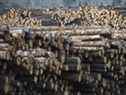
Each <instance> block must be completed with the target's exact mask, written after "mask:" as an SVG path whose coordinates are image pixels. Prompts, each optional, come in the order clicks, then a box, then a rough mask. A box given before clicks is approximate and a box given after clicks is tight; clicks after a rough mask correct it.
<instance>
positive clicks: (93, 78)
mask: <svg viewBox="0 0 126 95" xmlns="http://www.w3.org/2000/svg"><path fill="white" fill-rule="evenodd" d="M84 8H85V7H82V9H80V11H82V13H81V15H83V16H82V17H84V13H85V12H86V10H88V8H87V7H86V9H85V11H84ZM103 11H104V10H103ZM90 12H92V11H91V10H90ZM96 12H97V10H96ZM100 12H101V15H105V14H106V13H104V14H102V11H100ZM107 12H108V11H107ZM112 12H113V11H112ZM11 13H13V14H15V10H14V9H13V10H12V11H11ZM25 13H27V12H23V15H22V16H25ZM113 13H114V12H113ZM50 14H51V15H53V16H54V17H53V19H55V20H56V21H57V20H58V23H60V25H59V26H40V25H38V24H39V23H38V24H36V25H38V26H36V27H32V26H30V24H28V26H27V25H24V24H21V26H20V25H18V24H15V25H3V22H1V24H2V25H1V26H0V84H1V85H0V95H125V93H126V92H125V90H126V88H125V87H126V85H125V83H126V67H125V66H126V64H125V63H126V29H125V27H121V28H117V26H118V23H116V24H117V26H116V25H115V26H114V27H112V26H111V25H106V24H105V25H104V24H103V25H100V24H101V23H99V24H96V25H87V26H82V25H81V26H77V27H76V26H72V25H71V26H69V25H65V23H66V24H68V23H69V24H70V23H71V21H73V19H74V20H75V19H76V17H77V18H78V16H75V17H71V16H70V17H71V19H70V21H68V23H67V17H66V16H65V18H64V20H63V21H62V19H60V17H59V16H57V15H59V14H58V13H57V11H56V13H55V14H52V13H51V12H50ZM56 14H57V15H56ZM72 14H76V13H75V12H73V13H72ZM78 14H79V13H78ZM78 14H77V15H78ZM8 15H9V14H8ZM15 15H18V14H15ZM29 15H30V14H29ZM87 15H89V14H87ZM92 15H93V14H92ZM22 16H21V18H22V19H25V21H27V20H26V19H28V18H30V17H29V16H28V17H24V18H23V17H22ZM62 16H64V15H62ZM2 17H4V16H2ZM87 17H88V16H87ZM117 17H118V16H117ZM119 17H120V18H121V16H119ZM10 18H11V19H15V17H10ZM19 18H20V16H19ZM61 18H62V17H61ZM68 18H69V17H68ZM5 19H8V17H6V18H5ZM80 19H81V17H79V21H81V20H80ZM85 19H87V21H88V22H89V21H91V20H90V19H91V18H83V20H85ZM9 20H10V19H9ZM30 20H32V19H30ZM111 20H112V21H114V20H113V18H111ZM5 21H6V20H5ZM33 21H34V20H33ZM37 21H38V20H36V22H37ZM73 22H74V21H73ZM75 22H76V21H75ZM117 22H118V19H117ZM30 23H32V21H31V22H30ZM106 23H107V22H106ZM80 24H82V23H80ZM88 24H89V23H88ZM113 24H114V23H113ZM124 24H125V23H123V25H124Z"/></svg>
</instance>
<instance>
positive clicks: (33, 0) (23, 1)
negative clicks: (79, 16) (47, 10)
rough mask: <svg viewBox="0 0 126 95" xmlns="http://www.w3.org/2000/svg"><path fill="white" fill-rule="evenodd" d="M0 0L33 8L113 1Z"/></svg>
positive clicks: (98, 3) (107, 3)
mask: <svg viewBox="0 0 126 95" xmlns="http://www.w3.org/2000/svg"><path fill="white" fill-rule="evenodd" d="M0 1H8V3H6V4H7V5H8V6H14V5H19V6H23V7H35V8H40V7H60V6H65V7H66V6H78V5H79V4H80V3H85V2H87V3H89V4H95V5H100V4H104V5H112V2H113V0H0ZM114 1H115V0H114ZM117 1H118V0H117ZM122 1H125V2H126V0H122ZM123 4H124V3H123Z"/></svg>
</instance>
